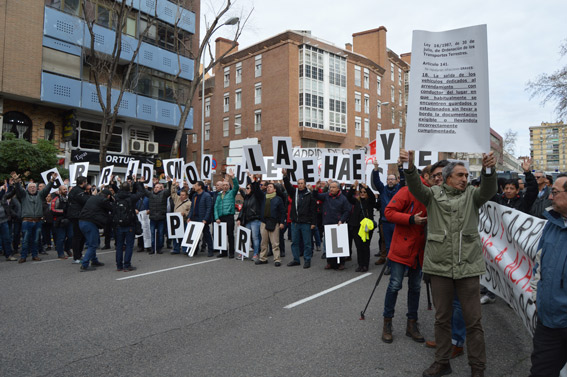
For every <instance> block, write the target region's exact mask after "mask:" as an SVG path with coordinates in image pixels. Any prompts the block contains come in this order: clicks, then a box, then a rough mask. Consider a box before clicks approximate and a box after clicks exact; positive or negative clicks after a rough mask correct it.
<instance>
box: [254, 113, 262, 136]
mask: <svg viewBox="0 0 567 377" xmlns="http://www.w3.org/2000/svg"><path fill="white" fill-rule="evenodd" d="M261 130H262V112H261V111H256V112H254V131H261Z"/></svg>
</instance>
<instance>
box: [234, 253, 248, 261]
mask: <svg viewBox="0 0 567 377" xmlns="http://www.w3.org/2000/svg"><path fill="white" fill-rule="evenodd" d="M244 259H248V258H246V257H245V256H244V255H242V254H238V255H237V256H236V260H244Z"/></svg>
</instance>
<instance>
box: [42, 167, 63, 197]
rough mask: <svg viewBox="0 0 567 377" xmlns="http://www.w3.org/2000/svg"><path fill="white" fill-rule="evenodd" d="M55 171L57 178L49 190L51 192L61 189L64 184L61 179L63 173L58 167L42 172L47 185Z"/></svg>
mask: <svg viewBox="0 0 567 377" xmlns="http://www.w3.org/2000/svg"><path fill="white" fill-rule="evenodd" d="M54 173H57V178H56V179H55V181H54V182H53V186H52V187H51V191H49V193H52V192H55V191H59V187H61V186H63V180H62V179H61V175H60V174H59V171H58V170H57V168H53V169H49V170H46V171H44V172H42V173H41V177H42V178H43V182H44V183H45V184H46V185H47V184H48V183H49V180H50V179H51V176H52V175H53V174H54Z"/></svg>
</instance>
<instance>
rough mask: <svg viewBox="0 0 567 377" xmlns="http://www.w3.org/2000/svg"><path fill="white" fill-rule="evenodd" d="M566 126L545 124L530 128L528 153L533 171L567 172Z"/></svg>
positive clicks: (557, 123) (558, 123) (561, 123)
mask: <svg viewBox="0 0 567 377" xmlns="http://www.w3.org/2000/svg"><path fill="white" fill-rule="evenodd" d="M566 143H567V124H565V123H563V122H556V123H546V122H542V123H541V124H540V125H539V126H535V127H530V151H531V158H532V160H533V162H532V166H533V167H534V169H538V170H539V169H541V170H544V171H546V172H557V171H567V150H566V148H565V145H566Z"/></svg>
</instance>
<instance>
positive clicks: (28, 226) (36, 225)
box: [20, 221, 42, 259]
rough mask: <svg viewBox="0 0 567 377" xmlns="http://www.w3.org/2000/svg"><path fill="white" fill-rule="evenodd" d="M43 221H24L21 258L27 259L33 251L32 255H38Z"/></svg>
mask: <svg viewBox="0 0 567 377" xmlns="http://www.w3.org/2000/svg"><path fill="white" fill-rule="evenodd" d="M41 225H42V223H41V221H38V222H33V221H22V236H23V237H22V238H23V239H22V253H21V254H20V258H22V259H26V258H27V257H28V254H30V253H31V255H32V257H34V258H35V257H37V253H38V247H39V238H40V236H41Z"/></svg>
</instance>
